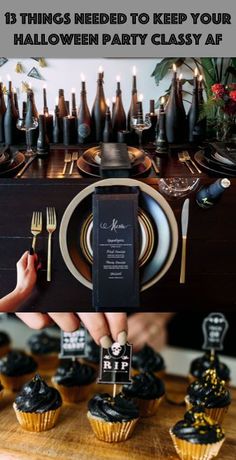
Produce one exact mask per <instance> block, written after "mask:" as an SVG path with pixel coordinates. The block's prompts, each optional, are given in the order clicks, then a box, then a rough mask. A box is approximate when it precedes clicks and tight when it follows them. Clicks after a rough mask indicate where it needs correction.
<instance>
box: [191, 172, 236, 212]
mask: <svg viewBox="0 0 236 460" xmlns="http://www.w3.org/2000/svg"><path fill="white" fill-rule="evenodd" d="M230 185H231V182H230V180H229V179H227V178H224V179H217V180H216V181H215V182H213V184H211V185H209V186H208V187H207V186H206V187H202V188H201V189H200V190H199V191H198V192H197V194H196V202H197V204H198V205H199V206H201V208H211V207H212V206H214V204H216V203H218V201H219V200H220V198H221V195H222V194H223V193H224V191H225V190H226V189H227V188H228V187H230Z"/></svg>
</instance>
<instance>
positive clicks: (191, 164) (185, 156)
mask: <svg viewBox="0 0 236 460" xmlns="http://www.w3.org/2000/svg"><path fill="white" fill-rule="evenodd" d="M178 158H179V161H180V163H183V164H185V165H186V166H187V168H188V169H189V171H190V172H191V174H195V173H196V171H197V172H198V174H201V172H202V171H201V170H200V169H199V168H198V166H197V165H196V163H195V161H193V159H192V158H191V157H190V155H189V153H188V152H187V150H183V151H182V152H179V153H178ZM193 168H195V169H193Z"/></svg>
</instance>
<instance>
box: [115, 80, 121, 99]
mask: <svg viewBox="0 0 236 460" xmlns="http://www.w3.org/2000/svg"><path fill="white" fill-rule="evenodd" d="M116 83H117V89H116V95H117V96H119V94H120V92H121V89H120V75H117V76H116Z"/></svg>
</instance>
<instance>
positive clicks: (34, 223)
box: [31, 211, 43, 250]
mask: <svg viewBox="0 0 236 460" xmlns="http://www.w3.org/2000/svg"><path fill="white" fill-rule="evenodd" d="M42 226H43V216H42V213H41V212H38V211H34V212H33V215H32V220H31V233H32V235H33V240H32V248H33V249H34V250H35V246H36V238H37V236H38V235H39V234H40V233H41V231H42Z"/></svg>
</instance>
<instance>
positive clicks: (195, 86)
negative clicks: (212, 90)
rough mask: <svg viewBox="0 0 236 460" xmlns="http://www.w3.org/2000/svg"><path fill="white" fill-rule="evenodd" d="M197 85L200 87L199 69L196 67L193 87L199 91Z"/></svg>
mask: <svg viewBox="0 0 236 460" xmlns="http://www.w3.org/2000/svg"><path fill="white" fill-rule="evenodd" d="M197 85H198V69H197V67H195V69H194V77H193V87H194V89H197Z"/></svg>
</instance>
